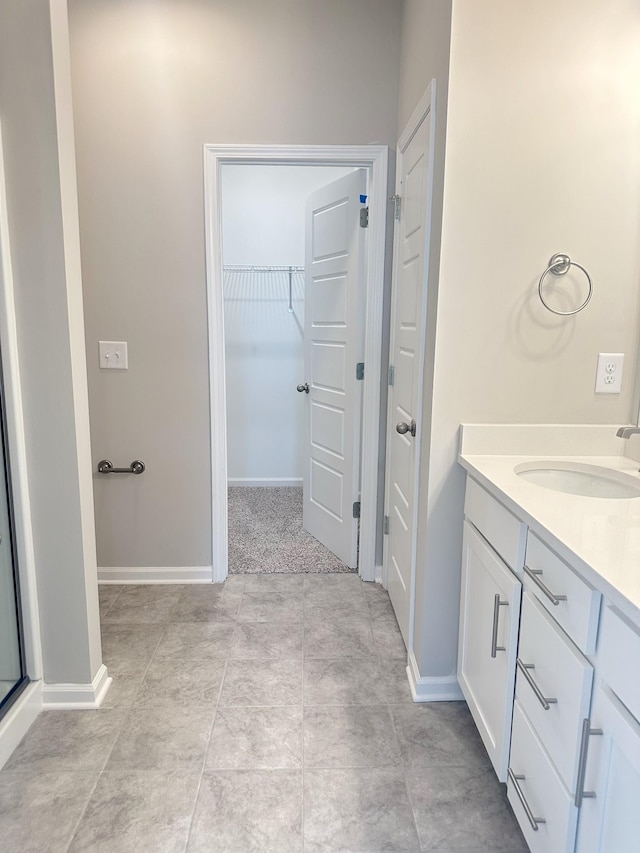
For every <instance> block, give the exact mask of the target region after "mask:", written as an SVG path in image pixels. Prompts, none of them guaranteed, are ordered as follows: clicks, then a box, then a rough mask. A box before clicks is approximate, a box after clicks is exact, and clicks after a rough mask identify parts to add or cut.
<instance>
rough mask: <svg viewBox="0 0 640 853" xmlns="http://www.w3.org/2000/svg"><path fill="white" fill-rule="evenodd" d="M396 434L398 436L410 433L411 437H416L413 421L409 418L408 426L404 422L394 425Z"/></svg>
mask: <svg viewBox="0 0 640 853" xmlns="http://www.w3.org/2000/svg"><path fill="white" fill-rule="evenodd" d="M396 432H399V433H400V435H405V433H407V432H410V433H411V435H412V436H413V437H414V438H415V435H416V422H415V419H414V418H411V423H410V424H406V423H405V422H404V421H400V423H399V424H396Z"/></svg>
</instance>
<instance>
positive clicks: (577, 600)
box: [524, 531, 602, 655]
mask: <svg viewBox="0 0 640 853" xmlns="http://www.w3.org/2000/svg"><path fill="white" fill-rule="evenodd" d="M524 571H525V584H524V586H525V589H529V590H531V592H533V594H534V595H535V596H536V598H537V599H538V601H540V603H541V604H542V605H543V606H544V607H545V608H546V609H547V610H548V611H549V613H550V614H551V615H552V616H553V618H554V619H555V620H556V622H558V623H559V624H560V625H562V627H563V628H564V630H565V631H566V632H567V634H568V635H569V636H570V637H571V639H572V640H573V641H574V643H575V644H576V645H577V646H578V647H579V648H580V649H582V651H583V652H584V653H585V654H587V655H591V654H593V653H594V652H595V649H596V637H597V634H598V615H599V612H600V600H601V598H602V596H601V595H600V593H599V592H598V591H597V590H595V589H594V588H593V587H592V586H590V585H589V584H588V583H587V582H586V581H584V580H583V579H582V578H581V577H579V576H578V575H577V574H576V573H575V572H574V571H573V570H572V569H570V568H569V566H568V565H567V564H566V563H565V562H564V560H561V559H560V557H558V556H557V554H554V552H553V551H552V550H551V549H550V548H548V547H547V546H546V545H545V544H544V543H543V542H541V541H540V539H538V537H537V536H536V535H535V534H533V533H531V531H529V532H528V534H527V551H526V558H525V567H524ZM558 599H559V600H558Z"/></svg>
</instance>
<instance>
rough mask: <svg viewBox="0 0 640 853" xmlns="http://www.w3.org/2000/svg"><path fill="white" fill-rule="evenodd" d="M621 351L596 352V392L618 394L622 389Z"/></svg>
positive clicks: (622, 354) (622, 357) (622, 356)
mask: <svg viewBox="0 0 640 853" xmlns="http://www.w3.org/2000/svg"><path fill="white" fill-rule="evenodd" d="M623 366H624V353H623V352H600V353H598V369H597V371H596V394H619V393H620V392H621V391H622V368H623Z"/></svg>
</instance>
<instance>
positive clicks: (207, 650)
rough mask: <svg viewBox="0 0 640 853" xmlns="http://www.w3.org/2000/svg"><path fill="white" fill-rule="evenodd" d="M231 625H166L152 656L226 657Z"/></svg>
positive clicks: (181, 623)
mask: <svg viewBox="0 0 640 853" xmlns="http://www.w3.org/2000/svg"><path fill="white" fill-rule="evenodd" d="M233 627H234V626H233V624H232V623H229V622H175V623H172V624H170V625H167V628H166V630H165V632H164V634H163V637H162V640H161V641H160V645H159V646H158V648H157V650H156V654H155V656H156V659H157V658H171V659H174V660H184V661H186V660H198V661H201V660H207V659H210V658H226V657H228V655H229V650H230V648H231V643H232V640H233Z"/></svg>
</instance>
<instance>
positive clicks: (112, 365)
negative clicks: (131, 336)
mask: <svg viewBox="0 0 640 853" xmlns="http://www.w3.org/2000/svg"><path fill="white" fill-rule="evenodd" d="M98 350H99V353H100V367H101V368H102V369H103V370H127V369H128V367H129V354H128V352H127V342H126V341H98Z"/></svg>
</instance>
